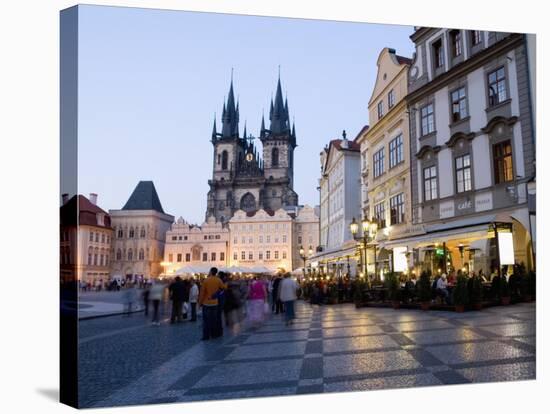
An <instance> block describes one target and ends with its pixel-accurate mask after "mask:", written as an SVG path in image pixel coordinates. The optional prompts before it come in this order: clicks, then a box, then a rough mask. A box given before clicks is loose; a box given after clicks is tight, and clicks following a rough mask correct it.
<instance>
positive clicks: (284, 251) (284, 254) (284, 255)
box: [283, 250, 286, 259]
mask: <svg viewBox="0 0 550 414" xmlns="http://www.w3.org/2000/svg"><path fill="white" fill-rule="evenodd" d="M283 259H286V250H283Z"/></svg>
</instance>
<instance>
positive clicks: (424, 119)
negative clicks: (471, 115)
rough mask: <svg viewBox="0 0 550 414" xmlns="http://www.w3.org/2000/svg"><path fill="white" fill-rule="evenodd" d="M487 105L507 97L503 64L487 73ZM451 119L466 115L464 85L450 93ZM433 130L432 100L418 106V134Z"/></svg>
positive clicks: (494, 103)
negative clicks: (420, 106)
mask: <svg viewBox="0 0 550 414" xmlns="http://www.w3.org/2000/svg"><path fill="white" fill-rule="evenodd" d="M487 91H488V105H489V107H493V106H496V105H499V104H501V103H503V102H504V101H506V100H507V99H508V91H507V88H506V71H505V70H504V66H501V67H499V68H498V69H495V70H493V71H492V72H489V73H488V74H487ZM450 106H451V114H452V115H451V119H452V122H458V121H460V120H462V119H464V118H466V117H467V116H468V106H467V96H466V87H465V86H461V87H459V88H457V89H455V90H453V91H451V94H450ZM433 132H435V114H434V104H433V102H430V103H428V104H427V105H425V106H423V107H422V108H420V136H424V135H428V134H431V133H433Z"/></svg>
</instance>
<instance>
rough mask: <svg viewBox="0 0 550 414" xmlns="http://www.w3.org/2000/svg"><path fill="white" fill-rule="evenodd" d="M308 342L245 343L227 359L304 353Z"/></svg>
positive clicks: (264, 357) (263, 357)
mask: <svg viewBox="0 0 550 414" xmlns="http://www.w3.org/2000/svg"><path fill="white" fill-rule="evenodd" d="M306 344H307V343H306V342H285V343H281V344H262V345H243V346H241V347H239V348H237V349H235V350H234V351H233V352H231V353H230V354H229V355H228V356H227V358H226V360H238V359H266V358H274V357H285V356H297V355H304V353H305V350H306Z"/></svg>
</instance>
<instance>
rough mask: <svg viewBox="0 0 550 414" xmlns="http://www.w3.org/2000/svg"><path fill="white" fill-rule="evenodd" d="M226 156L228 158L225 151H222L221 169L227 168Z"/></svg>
mask: <svg viewBox="0 0 550 414" xmlns="http://www.w3.org/2000/svg"><path fill="white" fill-rule="evenodd" d="M227 158H228V154H227V151H223V152H222V170H227Z"/></svg>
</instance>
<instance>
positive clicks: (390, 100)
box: [388, 89, 395, 108]
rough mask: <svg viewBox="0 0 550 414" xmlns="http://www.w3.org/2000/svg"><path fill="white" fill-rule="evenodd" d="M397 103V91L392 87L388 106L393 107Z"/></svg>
mask: <svg viewBox="0 0 550 414" xmlns="http://www.w3.org/2000/svg"><path fill="white" fill-rule="evenodd" d="M394 105H395V92H394V90H393V89H392V90H391V91H389V92H388V108H393V106H394Z"/></svg>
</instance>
